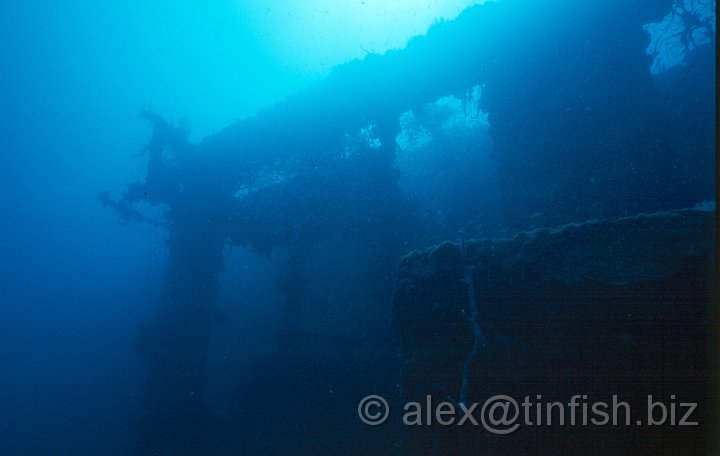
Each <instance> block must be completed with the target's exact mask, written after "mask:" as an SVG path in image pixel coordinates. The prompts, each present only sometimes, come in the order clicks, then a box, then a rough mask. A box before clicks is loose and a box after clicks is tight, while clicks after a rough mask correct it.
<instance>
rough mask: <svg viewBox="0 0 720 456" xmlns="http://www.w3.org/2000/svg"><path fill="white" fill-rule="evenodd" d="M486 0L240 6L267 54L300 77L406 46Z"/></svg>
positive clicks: (333, 0) (315, 0)
mask: <svg viewBox="0 0 720 456" xmlns="http://www.w3.org/2000/svg"><path fill="white" fill-rule="evenodd" d="M479 3H483V1H482V0H424V1H418V0H395V1H388V0H340V1H338V0H303V1H293V2H291V1H287V0H286V1H280V2H269V1H266V2H252V3H250V2H246V1H239V2H238V14H239V15H241V16H244V17H252V18H253V19H252V20H253V21H254V27H255V28H256V31H257V33H260V34H261V36H260V37H259V38H261V41H262V42H263V43H265V46H266V51H267V52H268V54H270V55H272V56H273V57H274V58H276V59H280V60H282V61H283V62H284V63H285V65H287V67H289V68H290V69H292V71H293V72H296V73H297V74H299V75H303V76H313V75H315V76H317V75H321V74H324V73H326V72H327V71H329V70H330V69H331V68H332V67H333V66H335V65H338V64H341V63H344V62H347V61H349V60H352V59H354V58H361V57H363V56H364V55H365V54H367V53H380V54H382V53H384V52H385V51H387V50H389V49H398V48H402V47H404V46H405V45H406V44H407V42H408V40H409V39H410V38H412V37H414V36H418V35H423V34H425V32H427V29H428V28H429V27H430V26H431V25H432V24H433V23H434V22H436V21H439V20H443V19H444V20H451V19H454V18H455V17H457V16H458V15H459V14H460V13H461V12H462V11H463V10H464V9H465V8H467V7H468V6H471V5H474V4H479Z"/></svg>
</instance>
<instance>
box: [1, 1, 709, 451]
mask: <svg viewBox="0 0 720 456" xmlns="http://www.w3.org/2000/svg"><path fill="white" fill-rule="evenodd" d="M400 3H403V2H400ZM456 3H457V5H456ZM461 3H462V5H461ZM468 3H471V2H448V4H446V5H445V6H444V7H443V6H442V2H429V3H428V8H430V7H436V8H438V13H437V14H449V13H450V12H453V11H454V13H453V16H452V17H455V16H457V15H458V12H459V11H460V10H461V9H462V7H464V6H466V4H468ZM450 4H452V6H449V5H450ZM438 5H440V6H438ZM308 8H309V9H308ZM335 8H336V9H337V7H335ZM398 8H400V9H401V10H402V8H405V10H404V11H405V13H402V14H401V13H397V12H396V13H395V14H397V17H395V16H394V17H395V19H394V20H396V21H401V20H402V17H403V14H405V15H406V16H407V21H410V20H413V21H415V22H413V26H412V27H410V26H408V27H404V28H403V30H404V31H405V30H407V31H406V32H404V33H406V34H408V36H402V37H401V38H398V37H397V36H396V35H397V34H393V33H390V32H391V31H388V37H390V38H387V39H384V38H383V37H384V35H383V33H382V30H383V28H385V29H392V28H393V25H392V24H393V23H392V21H389V20H388V19H387V18H385V17H383V16H378V15H377V14H376V15H373V14H368V16H367V18H364V19H363V20H364V21H365V22H364V23H363V22H361V21H360V19H359V18H358V19H357V21H358V22H357V23H355V24H354V26H355V27H357V28H358V30H360V31H359V32H358V33H356V34H354V35H353V34H351V33H349V32H340V31H338V30H337V27H333V22H335V23H337V22H338V21H340V20H341V19H340V18H341V17H342V16H343V15H342V10H340V12H339V13H338V12H337V11H336V9H335V10H333V11H335V13H333V14H336V15H335V16H327V15H325V16H323V13H322V12H318V11H316V10H314V9H313V8H311V7H307V5H305V8H304V9H303V8H300V9H298V10H295V11H294V10H292V9H290V8H288V10H287V14H286V12H285V11H284V10H282V7H280V6H276V5H274V4H273V5H270V4H268V5H265V4H262V5H260V4H258V5H257V6H256V5H255V4H252V5H250V4H242V5H236V4H234V3H233V2H223V1H219V2H212V3H211V4H206V5H198V4H193V3H192V2H189V1H182V2H169V1H163V2H155V3H153V4H152V5H148V4H146V3H141V2H124V3H122V4H118V5H99V4H96V3H93V2H73V3H72V4H68V5H64V4H52V5H51V4H43V3H41V2H22V3H15V4H12V3H7V2H6V4H3V5H2V6H0V43H2V44H0V68H2V70H0V93H2V98H1V99H2V102H1V103H0V125H1V126H2V128H1V130H0V131H2V139H1V143H0V195H1V196H0V198H1V200H0V201H2V217H0V220H1V222H0V265H1V268H2V269H1V270H0V347H2V349H0V366H2V368H1V370H0V372H1V373H0V454H3V455H18V456H20V455H97V454H103V455H129V454H218V455H224V454H337V452H345V453H350V454H394V450H393V448H395V446H394V445H396V444H397V442H398V441H400V440H401V438H402V430H401V429H396V428H392V427H385V428H383V429H380V430H377V432H369V433H368V432H367V429H365V428H363V427H362V426H361V425H360V424H359V423H358V422H357V419H356V416H355V415H354V413H355V407H356V404H357V399H358V398H359V397H361V396H362V395H363V393H370V392H387V394H393V391H394V388H395V384H396V383H397V377H398V375H399V371H400V367H401V366H398V365H396V364H394V363H395V361H396V359H395V358H394V354H395V352H396V350H397V335H396V334H394V333H393V332H392V330H391V329H390V328H389V315H390V301H391V299H392V293H393V287H394V280H395V276H394V274H395V267H396V265H397V262H398V261H399V258H400V257H401V256H402V255H404V254H406V253H408V252H409V251H411V250H412V249H414V248H423V247H428V246H431V245H434V244H436V243H439V242H442V241H444V240H451V241H457V240H460V239H467V238H472V237H501V236H511V235H513V234H515V233H517V232H519V231H523V230H528V229H533V228H537V227H543V226H558V225H562V224H565V223H570V222H578V221H584V220H588V219H595V218H617V217H623V216H628V215H633V214H637V213H641V212H655V211H663V210H671V209H678V208H684V207H691V206H694V205H695V204H697V203H700V202H704V201H712V200H714V199H715V197H716V189H715V178H716V176H715V173H716V163H715V146H716V145H715V140H716V137H715V111H714V97H715V58H714V57H715V40H714V34H715V16H714V1H713V2H712V5H711V4H710V1H709V0H708V1H706V2H701V1H700V0H685V1H678V2H675V4H674V3H673V1H671V0H654V1H639V0H638V1H630V2H620V1H618V0H613V1H611V2H598V1H590V2H575V1H569V0H568V1H559V2H556V1H552V2H551V1H549V0H547V1H521V0H515V1H511V0H507V1H504V0H503V1H500V2H497V3H496V2H491V3H487V4H483V5H476V6H473V7H471V8H469V9H467V10H465V11H464V12H463V13H462V14H460V15H459V17H457V19H454V20H449V21H439V23H437V24H435V25H433V26H432V27H431V28H430V30H429V32H427V34H426V35H424V36H421V37H417V38H415V39H412V40H410V41H409V42H407V41H408V39H409V38H410V36H409V35H412V34H415V33H424V31H425V28H426V27H427V25H428V24H429V23H431V22H432V21H433V19H434V18H433V17H432V16H433V15H430V16H428V18H429V19H428V20H425V22H423V20H420V19H417V17H416V16H417V14H419V13H417V10H419V9H420V8H421V7H420V6H418V7H415V6H407V5H405V6H402V5H401V6H398ZM443 8H444V9H443ZM351 9H352V8H351V7H350V6H347V10H348V11H350V10H351ZM278 10H280V11H279V12H278ZM352 11H355V10H352ZM293 14H295V16H293ZM328 14H330V13H328ZM383 14H390V13H387V12H385V13H383ZM268 15H269V16H268ZM426 15H427V14H426ZM268 17H270V18H271V19H268ZM288 17H290V18H291V19H290V20H289V22H288V19H287V18H288ZM423 17H425V16H423ZM683 18H685V19H683ZM416 19H417V20H416ZM690 19H692V20H693V21H694V22H692V23H690V22H687V21H690ZM301 21H307V23H305V24H303V23H302V22H301ZM313 21H316V22H313ZM684 21H686V22H684ZM288 24H291V25H288ZM328 24H329V25H328ZM363 24H364V25H363ZM378 24H381V25H382V26H379V25H378ZM348 27H349V26H344V28H345V29H347V28H348ZM418 27H420V28H422V31H417V28H418ZM398 28H399V26H398ZM312 29H315V31H316V34H315V35H313V37H312V39H310V38H308V39H309V40H311V41H308V42H307V43H305V44H303V42H302V41H301V40H302V37H303V36H305V33H306V32H303V30H312ZM298 30H300V31H298ZM323 30H325V31H326V35H323V34H322V33H321V31H323ZM283 33H286V34H288V36H289V37H290V38H288V36H286V37H284V38H283ZM307 33H309V32H307ZM328 33H329V34H330V35H329V36H330V38H328V35H327V34H328ZM333 33H335V34H336V35H335V41H337V42H339V43H345V42H348V43H351V44H348V45H347V46H340V45H336V46H335V47H334V48H333V47H332V46H330V45H328V46H327V47H326V48H324V47H323V46H320V45H319V44H318V42H328V43H332V41H333V40H332V39H331V38H332V34H333ZM363 34H366V37H367V43H365V44H367V46H365V45H364V44H363V42H364V41H363V40H360V39H358V40H359V41H358V43H355V42H354V41H352V40H353V39H356V38H357V37H358V36H362V35H363ZM391 38H392V39H391ZM393 40H394V41H393ZM351 41H352V42H351ZM368 43H369V44H368ZM383 46H385V48H382V47H383ZM393 47H395V48H401V49H392V50H388V49H389V48H393ZM378 48H380V49H379V50H378ZM324 49H326V50H325V51H324ZM648 51H650V53H648ZM303 52H305V54H303ZM323 52H327V55H324V54H323ZM353 58H360V60H353V61H352V62H350V63H346V62H347V61H348V60H350V59H353ZM303 62H307V65H306V66H303V65H304V64H303ZM334 65H337V66H336V67H335V69H334V70H332V71H331V68H332V67H333V66H334ZM143 109H147V110H148V112H152V113H155V114H157V115H159V116H162V118H163V119H164V120H163V121H162V122H166V121H167V124H164V123H163V124H161V123H158V122H155V123H153V122H149V121H147V120H146V119H142V118H141V117H140V116H139V115H138V113H139V112H140V111H141V110H143ZM256 114H257V115H256ZM158 125H168V126H170V127H171V128H173V129H174V130H173V131H174V132H176V133H178V132H179V133H178V134H180V136H181V137H182V138H187V143H185V142H182V141H184V139H183V140H182V141H181V143H182V144H181V145H180V146H179V147H176V150H173V147H174V146H172V145H168V144H169V141H168V138H169V135H170V133H167V134H162V133H157V132H158V131H159V128H160V127H158ZM153 132H155V133H156V134H158V135H159V136H157V138H159V139H158V143H157V145H158V147H159V149H158V150H161V151H162V152H160V154H161V155H162V165H161V166H160V167H159V169H160V174H157V172H158V169H153V165H152V157H153V153H154V152H152V150H148V151H146V152H145V153H144V154H138V152H139V151H142V150H143V148H144V147H145V145H147V144H148V143H149V142H150V143H151V145H152V138H153ZM173 134H174V133H173ZM163 135H164V136H163ZM184 135H186V136H184ZM149 163H150V164H149ZM133 182H139V183H140V184H139V185H140V186H139V187H138V186H136V187H134V188H133V187H128V184H131V183H133ZM101 192H109V193H107V194H106V195H108V198H109V200H105V202H106V203H107V201H110V202H111V204H102V202H101V201H99V199H98V194H99V193H101ZM133 192H134V193H133ZM114 209H117V210H114ZM127 209H131V210H132V212H131V213H128V212H125V213H124V215H125V217H124V218H123V210H127ZM139 215H141V216H142V217H144V219H143V220H144V221H143V220H139V218H140V217H138V216H139ZM148 220H152V221H155V222H157V223H145V222H147V221H148ZM215 241H217V242H215ZM213 249H214V250H213ZM188 252H189V253H188ZM185 254H187V255H188V256H187V258H181V259H178V258H177V257H174V256H173V255H180V256H181V257H182V255H185ZM298 264H299V266H298ZM173 268H176V269H173ZM193 280H197V283H198V284H200V285H198V289H199V291H198V290H195V289H193V288H192V286H190V285H188V283H189V282H192V281H193ZM191 292H192V293H196V292H197V296H195V295H192V296H191V295H190V294H188V293H191ZM184 300H187V302H188V303H190V304H188V307H191V303H192V302H194V301H195V300H198V301H203V300H210V301H211V302H210V303H209V307H208V308H211V309H212V310H211V311H208V312H206V314H207V319H208V322H204V323H203V324H207V328H210V331H211V335H210V336H207V337H205V336H204V335H192V336H188V340H191V341H193V342H197V343H198V344H199V345H200V346H203V343H207V349H206V350H200V351H199V353H196V352H195V351H194V350H197V348H196V347H195V348H192V349H189V351H188V353H190V352H192V355H190V354H189V355H188V358H191V357H192V356H198V358H199V361H198V362H199V365H202V366H204V367H202V368H200V370H201V371H202V375H200V377H202V379H199V380H198V383H197V384H195V383H193V384H192V385H193V388H195V386H199V387H200V390H202V391H200V390H199V391H198V392H197V394H198V396H200V395H202V397H203V407H204V408H203V412H202V413H203V415H202V416H201V417H200V416H198V417H197V420H198V422H202V424H198V427H197V429H199V430H198V431H197V432H198V436H199V437H198V436H194V437H198V439H199V440H198V442H199V443H198V446H197V447H194V448H192V449H188V448H190V447H187V446H185V447H183V446H178V447H177V448H174V449H172V450H170V449H168V448H170V446H168V443H167V442H161V440H162V439H159V438H158V437H157V435H155V434H157V433H161V432H164V431H162V430H160V431H159V430H158V429H159V428H155V427H153V426H144V425H143V424H142V423H145V422H144V421H143V420H147V419H150V420H151V421H152V420H155V421H157V420H163V419H164V418H163V416H162V413H160V415H157V414H156V412H157V410H155V409H153V407H156V408H157V409H159V410H161V411H162V410H164V409H165V408H166V407H164V406H160V407H157V404H155V405H152V403H153V398H154V397H156V396H157V397H159V396H161V394H160V393H159V391H161V390H162V389H163V385H162V384H160V385H159V386H158V385H157V384H156V385H154V386H148V382H149V380H148V378H150V379H153V378H154V379H155V380H157V378H159V377H162V375H160V376H159V377H153V375H154V374H152V372H155V374H158V371H161V370H162V367H158V366H164V364H162V362H161V361H162V360H163V359H164V358H163V356H164V355H162V354H160V355H159V354H158V353H160V352H162V351H163V350H168V345H167V341H164V339H163V338H165V337H168V338H173V337H175V338H177V337H178V336H177V334H180V333H182V334H186V333H185V332H183V331H186V330H187V328H188V327H192V326H191V325H190V326H183V325H184V324H186V323H177V322H175V320H173V318H175V317H177V320H178V321H180V320H183V318H185V317H187V315H186V316H183V315H182V314H178V312H179V310H178V309H180V312H181V311H182V309H183V308H182V307H180V308H178V307H174V306H173V303H177V302H181V301H184ZM206 304H207V303H206ZM185 308H187V307H185ZM206 310H207V309H206ZM198 312H199V313H188V315H193V316H197V315H199V314H201V313H202V312H203V310H202V309H201V310H200V311H198ZM168 315H170V316H169V317H168ZM163 318H166V320H163ZM171 320H172V321H173V322H174V323H173V324H176V325H177V326H172V325H170V327H169V328H164V329H158V328H157V327H155V326H153V325H152V323H149V322H158V321H160V322H162V321H171ZM210 320H212V321H210ZM148 325H149V327H150V329H149V330H148V331H143V328H147V327H148ZM160 326H162V324H161V325H160ZM199 327H202V324H199ZM163 331H166V332H163ZM173 331H179V332H178V333H174V332H173ZM200 332H202V331H200ZM139 334H140V335H139ZM143 334H145V336H143ZM148 334H149V335H148ZM167 334H175V335H174V336H167ZM203 341H204V342H203ZM138 345H140V346H141V347H140V348H138ZM191 345H192V344H191ZM172 350H175V352H174V353H175V355H176V356H181V355H182V353H183V349H182V346H180V348H178V347H177V346H173V348H172ZM178 353H179V354H180V355H178ZM158 360H160V361H158ZM154 362H155V363H156V364H153V363H154ZM182 362H183V361H180V364H182ZM153 366H155V367H153ZM171 370H172V369H170V368H168V371H167V372H170V371H171ZM149 372H150V374H149ZM167 372H166V373H167ZM172 375H173V374H168V378H172ZM190 376H192V375H190ZM162 378H164V377H162ZM150 381H153V380H150ZM170 383H173V382H172V381H171V382H170ZM182 387H184V386H178V388H182ZM192 392H193V394H195V391H192ZM168 394H169V396H168V397H169V398H170V399H168V398H167V397H166V398H165V399H163V400H172V398H173V397H174V396H172V394H174V393H172V392H171V393H168ZM178 394H180V393H178ZM193 410H194V409H193ZM153 413H155V415H153ZM190 415H192V413H190ZM148 416H151V418H148ZM152 416H154V417H155V418H152ZM158 416H159V418H158ZM208 417H209V418H208ZM279 417H281V418H282V419H281V418H279ZM165 418H167V417H165ZM185 418H187V417H185ZM188 419H192V417H190V418H188ZM181 421H183V420H182V419H179V421H178V423H180V422H181ZM178 423H173V422H170V423H169V424H167V426H168V428H167V429H169V431H167V429H165V428H161V429H165V431H167V432H168V433H169V434H168V435H172V433H173V432H175V431H177V430H178V429H183V426H186V423H184V422H183V423H180V424H178ZM176 425H177V426H176ZM174 426H176V427H174ZM373 431H375V429H373ZM153 433H155V434H153ZM194 437H193V438H194ZM158 439H159V440H158ZM159 442H160V443H159ZM152 448H161V450H158V451H160V453H157V452H153V451H155V450H153V449H152ZM183 448H184V449H183Z"/></svg>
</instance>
